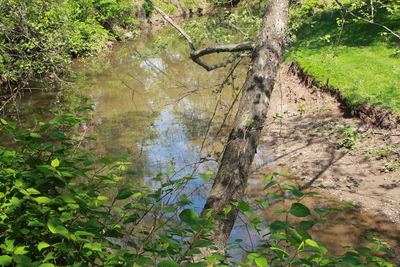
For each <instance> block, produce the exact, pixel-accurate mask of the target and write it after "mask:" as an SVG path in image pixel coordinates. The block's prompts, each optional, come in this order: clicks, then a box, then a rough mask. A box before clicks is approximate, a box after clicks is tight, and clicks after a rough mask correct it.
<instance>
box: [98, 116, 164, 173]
mask: <svg viewBox="0 0 400 267" xmlns="http://www.w3.org/2000/svg"><path fill="white" fill-rule="evenodd" d="M157 117H158V113H155V112H145V111H139V112H129V113H126V114H123V116H121V117H116V118H111V119H106V120H104V121H102V122H101V124H100V125H98V128H97V129H96V130H95V134H97V141H96V142H93V146H94V147H93V148H94V149H95V151H96V153H97V154H98V155H99V157H102V156H113V157H119V156H120V155H122V154H126V155H128V160H130V161H131V162H132V163H133V164H132V165H130V166H129V170H130V171H134V172H137V173H138V175H139V176H141V177H143V176H148V175H151V173H149V171H150V170H149V168H148V167H147V164H148V155H147V152H146V149H145V147H146V144H147V143H148V142H150V141H154V140H156V139H157V138H158V134H157V132H155V131H154V128H152V124H154V121H155V120H156V119H157Z"/></svg>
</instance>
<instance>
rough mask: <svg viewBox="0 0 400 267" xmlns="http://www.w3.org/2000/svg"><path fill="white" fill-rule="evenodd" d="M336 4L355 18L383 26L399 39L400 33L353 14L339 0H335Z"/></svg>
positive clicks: (381, 25) (383, 26)
mask: <svg viewBox="0 0 400 267" xmlns="http://www.w3.org/2000/svg"><path fill="white" fill-rule="evenodd" d="M335 2H336V4H338V5H339V6H340V7H341V8H342V9H343V10H344V11H345V12H346V13H348V14H350V15H351V16H353V17H355V18H356V19H359V20H362V21H364V22H367V23H369V24H373V25H376V26H379V27H382V28H384V29H385V30H386V31H388V32H389V33H390V34H392V35H393V36H395V37H397V38H398V39H400V34H399V33H397V32H395V31H393V30H392V29H390V28H388V27H387V26H385V25H383V24H380V23H377V22H375V21H374V20H373V19H372V20H369V19H366V18H363V17H360V16H358V15H357V14H355V13H354V12H353V11H351V10H349V9H348V8H346V7H345V6H344V5H343V4H342V3H341V2H340V1H339V0H335Z"/></svg>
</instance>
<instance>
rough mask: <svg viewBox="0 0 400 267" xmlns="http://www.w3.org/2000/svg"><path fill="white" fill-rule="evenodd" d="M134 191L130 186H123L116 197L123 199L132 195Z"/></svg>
mask: <svg viewBox="0 0 400 267" xmlns="http://www.w3.org/2000/svg"><path fill="white" fill-rule="evenodd" d="M133 193H134V192H132V190H130V189H129V188H122V189H120V190H119V191H118V194H117V197H116V198H115V199H116V200H123V199H127V198H128V197H130V196H132V195H133Z"/></svg>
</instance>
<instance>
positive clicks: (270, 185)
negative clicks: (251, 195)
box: [264, 180, 278, 190]
mask: <svg viewBox="0 0 400 267" xmlns="http://www.w3.org/2000/svg"><path fill="white" fill-rule="evenodd" d="M277 183H278V182H277V181H275V180H272V181H271V182H269V183H268V184H267V185H266V186H264V190H266V189H268V188H270V187H273V186H274V185H276V184H277Z"/></svg>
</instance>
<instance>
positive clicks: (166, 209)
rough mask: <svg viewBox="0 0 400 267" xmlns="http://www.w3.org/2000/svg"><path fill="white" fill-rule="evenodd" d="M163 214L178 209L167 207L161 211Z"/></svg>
mask: <svg viewBox="0 0 400 267" xmlns="http://www.w3.org/2000/svg"><path fill="white" fill-rule="evenodd" d="M161 211H162V212H166V213H170V212H174V211H176V207H174V206H171V207H165V208H162V209H161Z"/></svg>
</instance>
